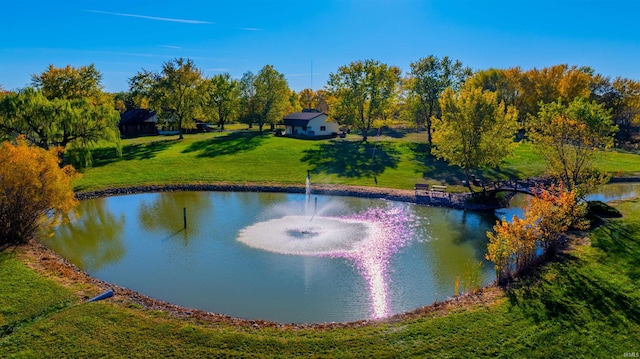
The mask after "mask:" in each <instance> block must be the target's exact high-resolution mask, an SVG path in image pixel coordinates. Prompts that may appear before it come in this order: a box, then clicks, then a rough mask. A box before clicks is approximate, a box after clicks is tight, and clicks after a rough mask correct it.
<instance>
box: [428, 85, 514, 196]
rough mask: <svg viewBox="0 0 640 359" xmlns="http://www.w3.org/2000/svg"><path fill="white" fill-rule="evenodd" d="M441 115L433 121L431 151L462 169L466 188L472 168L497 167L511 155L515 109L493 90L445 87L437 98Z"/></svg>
mask: <svg viewBox="0 0 640 359" xmlns="http://www.w3.org/2000/svg"><path fill="white" fill-rule="evenodd" d="M440 107H441V108H442V118H440V119H437V120H436V121H435V122H434V135H433V143H434V145H435V150H434V154H435V155H436V156H437V157H440V158H443V159H445V160H446V161H448V162H449V163H451V164H453V165H458V166H461V167H462V168H463V169H464V173H465V176H466V178H467V183H468V185H469V189H471V185H470V181H469V179H470V175H471V170H472V169H473V168H477V167H481V166H497V165H499V164H500V162H501V161H502V160H503V159H504V158H505V157H506V156H508V155H509V154H511V152H512V150H513V147H514V145H515V143H514V141H513V140H514V135H515V132H516V128H517V126H516V112H515V110H514V109H513V107H508V108H506V107H505V105H504V103H503V102H501V103H498V101H497V95H496V93H495V92H490V91H482V89H480V88H474V87H470V86H469V87H467V86H465V87H463V88H462V89H461V91H460V92H458V93H456V92H455V91H453V90H452V89H451V88H447V89H446V90H445V91H444V93H443V94H442V97H441V98H440Z"/></svg>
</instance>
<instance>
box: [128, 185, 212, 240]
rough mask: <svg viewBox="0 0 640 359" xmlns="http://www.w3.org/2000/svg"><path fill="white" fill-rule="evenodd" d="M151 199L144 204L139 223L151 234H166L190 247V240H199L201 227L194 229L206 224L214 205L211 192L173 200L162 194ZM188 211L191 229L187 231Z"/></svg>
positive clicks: (180, 194)
mask: <svg viewBox="0 0 640 359" xmlns="http://www.w3.org/2000/svg"><path fill="white" fill-rule="evenodd" d="M149 197H150V198H148V199H145V200H142V201H140V205H139V209H138V220H139V221H140V225H141V226H142V227H143V228H144V229H146V230H148V231H157V230H162V231H166V232H169V233H171V237H176V236H179V237H180V238H182V240H183V244H184V245H187V244H188V240H189V237H190V236H197V235H198V234H199V233H198V228H200V226H197V225H192V226H189V225H188V224H189V223H192V224H196V223H198V222H200V221H204V220H206V219H205V218H203V216H204V215H205V214H206V213H207V212H208V211H209V209H210V207H211V206H212V205H213V204H212V202H211V201H210V200H209V197H208V192H202V193H200V192H177V193H175V194H174V195H172V196H164V195H162V194H161V193H155V194H151V195H150V196H149ZM185 209H186V222H187V228H186V229H185V228H184V222H185V218H184V213H185V212H184V211H185Z"/></svg>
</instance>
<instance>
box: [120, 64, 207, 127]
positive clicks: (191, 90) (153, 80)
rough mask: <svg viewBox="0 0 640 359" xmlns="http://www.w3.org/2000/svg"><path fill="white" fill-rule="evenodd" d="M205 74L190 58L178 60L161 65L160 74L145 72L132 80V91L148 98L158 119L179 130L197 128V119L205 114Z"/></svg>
mask: <svg viewBox="0 0 640 359" xmlns="http://www.w3.org/2000/svg"><path fill="white" fill-rule="evenodd" d="M202 81H203V78H202V71H200V69H198V68H197V67H196V66H195V64H194V63H193V61H192V60H191V59H185V58H177V59H173V60H171V61H167V62H165V63H164V64H163V65H162V70H161V71H160V72H149V71H146V70H142V72H139V73H137V74H136V75H135V76H133V77H132V78H130V79H129V86H130V91H131V92H132V93H133V94H136V95H137V96H141V97H146V98H148V99H149V106H150V107H152V108H154V109H155V110H156V111H157V112H158V117H159V118H161V119H163V120H164V121H167V122H169V123H172V124H173V125H175V127H176V128H178V131H179V133H180V135H179V139H183V138H184V137H183V129H189V128H194V127H195V123H194V121H193V120H194V119H195V118H196V117H197V116H199V115H200V114H201V111H202V103H203V101H202V91H200V90H201V87H200V84H201V82H202Z"/></svg>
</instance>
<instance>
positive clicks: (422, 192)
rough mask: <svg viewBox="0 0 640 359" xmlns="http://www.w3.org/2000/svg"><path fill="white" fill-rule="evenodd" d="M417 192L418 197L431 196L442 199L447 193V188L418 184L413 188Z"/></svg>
mask: <svg viewBox="0 0 640 359" xmlns="http://www.w3.org/2000/svg"><path fill="white" fill-rule="evenodd" d="M413 189H414V190H415V191H416V196H429V197H433V196H436V197H440V196H444V195H446V193H447V186H441V185H435V184H434V185H428V184H425V183H416V185H415V186H414V188H413Z"/></svg>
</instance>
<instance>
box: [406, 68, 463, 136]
mask: <svg viewBox="0 0 640 359" xmlns="http://www.w3.org/2000/svg"><path fill="white" fill-rule="evenodd" d="M410 66H411V72H410V73H409V80H408V85H407V89H408V90H409V91H410V92H411V94H413V95H414V96H413V97H412V98H415V100H414V101H413V111H412V112H413V118H414V121H415V123H416V125H418V126H423V125H424V126H426V129H427V142H428V143H429V146H431V145H432V142H433V141H432V133H433V129H432V119H433V117H434V116H436V115H438V116H439V115H440V106H439V102H438V100H439V99H440V96H441V95H442V93H443V92H444V90H445V89H446V88H449V87H451V88H452V89H453V90H458V89H459V88H460V86H461V85H462V84H463V83H464V81H465V80H466V79H467V77H469V76H471V73H472V71H471V69H470V68H468V67H463V65H462V63H461V62H460V61H458V60H456V61H453V60H451V59H449V57H447V56H445V57H443V58H442V59H439V58H437V57H435V56H433V55H431V56H428V57H425V58H422V59H420V60H418V61H416V62H412V63H411V65H410Z"/></svg>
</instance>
